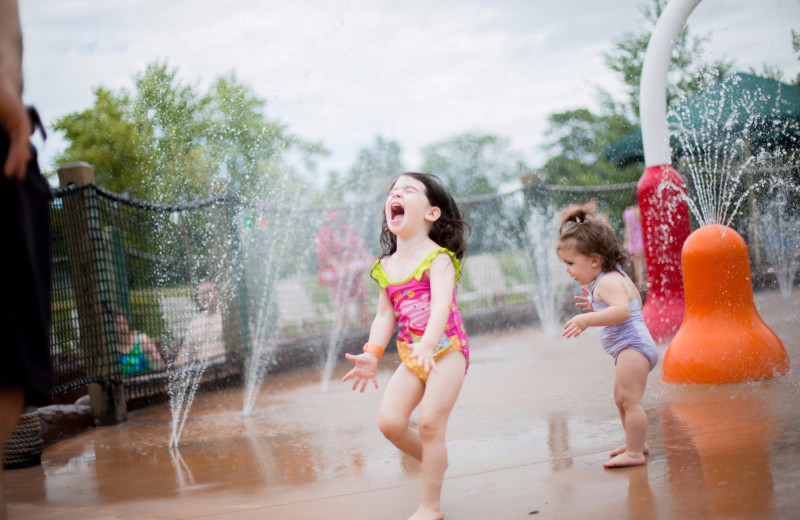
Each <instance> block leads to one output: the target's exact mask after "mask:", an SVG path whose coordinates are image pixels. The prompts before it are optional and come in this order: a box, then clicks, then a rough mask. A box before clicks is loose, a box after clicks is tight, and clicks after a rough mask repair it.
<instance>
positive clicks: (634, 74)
mask: <svg viewBox="0 0 800 520" xmlns="http://www.w3.org/2000/svg"><path fill="white" fill-rule="evenodd" d="M665 5H666V0H652V1H651V2H650V3H648V4H644V5H642V6H640V11H641V12H642V15H643V17H644V20H645V22H647V23H644V24H642V25H641V30H640V31H639V32H636V33H633V32H628V33H625V34H624V35H623V36H622V37H621V38H620V39H619V40H617V41H616V42H615V43H614V49H613V50H612V51H610V52H608V53H606V54H605V55H604V57H605V63H606V65H607V66H608V67H609V68H610V69H611V70H613V71H615V72H617V73H618V74H619V76H620V79H621V80H622V82H623V84H624V85H625V86H626V93H625V100H624V101H616V100H614V99H613V96H612V95H611V94H610V93H609V92H608V91H607V90H605V89H603V88H600V87H598V89H597V91H598V97H599V100H600V109H599V111H598V112H596V113H595V112H592V111H591V110H589V109H587V108H578V109H573V110H568V111H565V112H560V113H555V114H552V115H551V116H550V117H549V118H548V123H549V128H548V130H547V131H546V135H547V136H549V137H550V138H551V140H550V142H548V143H547V144H546V145H545V149H547V150H548V151H550V152H551V154H552V155H551V158H550V159H549V160H548V161H547V162H546V163H545V165H544V166H543V168H542V174H543V177H544V180H545V182H549V183H553V184H587V185H593V184H609V183H618V182H631V181H635V180H637V179H638V178H639V176H641V166H640V165H630V166H627V167H625V168H617V167H615V166H613V165H610V164H608V163H607V162H606V161H605V158H604V151H605V149H606V148H607V147H608V146H609V145H611V144H612V143H614V142H616V141H617V140H618V139H620V138H622V137H623V136H624V135H625V134H627V133H628V132H630V131H631V130H633V129H634V128H636V126H637V125H638V124H639V84H640V80H641V74H642V64H643V61H644V55H645V52H646V50H647V44H648V42H649V40H650V35H651V34H652V32H653V29H654V28H655V25H656V23H657V21H658V17H659V16H660V15H661V13H662V12H663V10H664V7H665ZM708 39H709V36H708V35H705V36H694V35H692V34H691V33H690V30H689V27H688V26H686V27H684V29H683V31H682V32H681V35H680V36H679V37H678V39H677V40H676V42H675V46H674V49H673V52H672V63H671V67H670V71H669V74H668V80H667V85H668V87H667V99H668V103H673V102H675V101H677V100H679V99H681V98H684V97H688V96H689V95H691V94H693V93H695V92H697V91H699V90H700V89H701V88H702V87H703V86H704V85H706V84H707V83H709V82H713V81H717V80H719V79H721V78H722V77H724V75H725V74H726V73H727V72H728V70H730V68H731V63H729V62H727V61H725V60H717V61H715V62H713V63H710V64H707V63H701V62H698V61H697V57H698V56H700V55H701V54H702V51H703V46H704V45H705V43H706V42H707V41H708Z"/></svg>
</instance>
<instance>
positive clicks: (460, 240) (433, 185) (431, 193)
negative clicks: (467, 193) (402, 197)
mask: <svg viewBox="0 0 800 520" xmlns="http://www.w3.org/2000/svg"><path fill="white" fill-rule="evenodd" d="M403 176H405V177H411V178H413V179H416V180H418V181H419V182H421V183H422V184H423V185H424V186H425V195H426V196H427V197H428V202H430V204H431V206H434V207H437V208H439V210H441V212H442V214H441V216H440V217H439V218H438V219H437V220H436V222H434V223H433V226H432V227H431V231H430V234H429V235H428V236H429V237H430V238H431V240H433V241H434V242H436V243H437V244H439V245H440V246H442V247H444V248H447V249H448V250H450V251H452V252H453V253H454V254H455V255H456V258H458V259H459V260H461V259H462V258H463V256H464V253H465V252H466V250H467V236H468V235H469V231H470V228H469V224H467V221H466V220H464V217H463V215H462V214H461V211H460V210H459V209H458V205H456V201H455V200H454V199H453V197H452V196H451V195H450V193H449V192H448V191H447V189H445V187H444V185H443V184H442V181H441V179H439V177H437V176H436V175H432V174H430V173H418V172H406V173H401V174H400V175H398V176H397V177H395V178H394V179H393V180H392V183H391V184H390V185H389V190H391V189H392V188H393V187H394V185H395V183H396V182H397V180H398V179H399V178H400V177H403ZM381 212H382V213H383V224H382V225H381V237H380V242H381V250H382V252H381V255H380V257H381V258H385V257H387V256H389V255H391V254H392V253H394V252H395V251H397V237H395V236H394V235H393V234H392V232H391V231H389V226H388V224H387V223H386V213H385V212H383V210H381Z"/></svg>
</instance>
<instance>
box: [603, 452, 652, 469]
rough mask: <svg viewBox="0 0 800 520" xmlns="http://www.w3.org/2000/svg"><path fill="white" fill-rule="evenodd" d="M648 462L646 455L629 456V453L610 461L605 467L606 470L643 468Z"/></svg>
mask: <svg viewBox="0 0 800 520" xmlns="http://www.w3.org/2000/svg"><path fill="white" fill-rule="evenodd" d="M645 462H647V459H646V458H645V456H644V453H643V454H641V455H629V454H628V452H623V453H620V454H619V455H617V456H616V457H614V458H613V459H611V460H609V461H608V462H606V463H605V464H603V467H605V468H625V467H627V466H641V465H642V464H644V463H645Z"/></svg>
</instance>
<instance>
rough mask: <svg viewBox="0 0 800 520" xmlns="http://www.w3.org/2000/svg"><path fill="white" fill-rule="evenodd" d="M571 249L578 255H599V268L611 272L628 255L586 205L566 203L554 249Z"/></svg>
mask: <svg viewBox="0 0 800 520" xmlns="http://www.w3.org/2000/svg"><path fill="white" fill-rule="evenodd" d="M573 248H574V249H575V250H576V251H578V252H579V253H580V254H582V255H586V256H593V255H598V256H600V257H601V258H602V259H603V271H611V270H613V269H614V266H615V265H617V264H620V265H625V264H627V263H628V254H627V253H626V252H625V249H624V248H623V246H622V241H621V240H620V239H619V237H618V236H617V235H615V234H614V230H613V229H611V226H609V225H608V224H607V223H606V222H605V221H604V220H603V219H602V218H601V217H599V216H598V215H597V214H596V213H595V212H594V209H593V208H592V206H591V205H588V204H587V205H583V206H580V205H574V206H569V207H568V208H566V209H565V210H564V211H563V212H562V213H561V225H560V226H559V227H558V246H557V250H558V251H563V250H565V249H573Z"/></svg>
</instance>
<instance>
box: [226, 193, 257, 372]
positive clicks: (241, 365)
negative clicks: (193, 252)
mask: <svg viewBox="0 0 800 520" xmlns="http://www.w3.org/2000/svg"><path fill="white" fill-rule="evenodd" d="M239 204H240V202H239V199H238V198H236V197H228V198H227V199H226V201H225V208H226V220H227V226H228V230H227V231H228V246H229V248H230V249H229V253H230V254H231V256H230V260H229V261H230V264H229V265H228V268H227V269H226V273H227V276H228V277H229V279H228V281H229V284H226V285H229V287H231V289H232V294H228V295H227V302H226V305H225V306H224V307H223V308H225V309H227V310H228V312H227V316H224V324H223V327H226V328H227V329H228V331H226V333H225V338H226V339H232V340H233V342H232V344H228V345H226V350H227V351H228V352H229V353H232V354H233V356H232V358H233V362H234V363H235V364H236V366H237V369H238V370H239V374H241V376H242V382H244V380H245V377H246V376H245V370H246V364H247V362H248V360H249V358H250V356H251V354H252V345H251V341H252V338H251V337H250V316H249V314H250V312H249V311H250V305H249V297H248V294H247V273H246V272H245V266H244V253H243V251H242V241H241V238H240V235H239V226H238V223H237V218H238V215H239V212H238V209H239V207H238V206H239ZM229 355H230V354H229Z"/></svg>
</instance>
